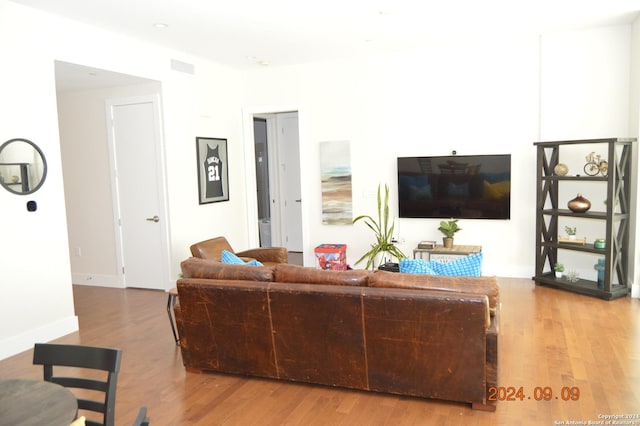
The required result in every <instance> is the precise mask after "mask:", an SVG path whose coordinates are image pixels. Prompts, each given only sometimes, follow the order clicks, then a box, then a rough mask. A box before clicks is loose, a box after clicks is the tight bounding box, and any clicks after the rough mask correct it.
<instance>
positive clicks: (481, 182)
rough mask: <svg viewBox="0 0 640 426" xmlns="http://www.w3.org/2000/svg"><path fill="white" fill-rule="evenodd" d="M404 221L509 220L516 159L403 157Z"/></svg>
mask: <svg viewBox="0 0 640 426" xmlns="http://www.w3.org/2000/svg"><path fill="white" fill-rule="evenodd" d="M398 211H399V216H400V217H404V218H441V219H446V218H459V219H509V218H510V216H511V155H510V154H502V155H451V156H436V157H398Z"/></svg>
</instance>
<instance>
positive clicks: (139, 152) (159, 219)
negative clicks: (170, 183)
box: [107, 96, 169, 290]
mask: <svg viewBox="0 0 640 426" xmlns="http://www.w3.org/2000/svg"><path fill="white" fill-rule="evenodd" d="M107 104H108V105H107V111H108V114H109V116H110V117H109V118H110V122H111V124H112V125H111V126H110V132H109V133H110V134H109V137H110V142H111V143H110V145H111V154H112V164H113V169H114V170H115V176H114V188H115V205H116V213H117V214H118V218H119V220H118V221H117V222H118V224H119V232H118V233H117V234H118V235H117V236H116V238H117V240H119V243H120V244H119V246H120V259H121V266H122V268H121V269H122V271H121V273H122V275H123V282H124V283H125V286H126V287H140V288H150V289H163V290H165V289H166V288H167V286H168V283H169V260H168V259H169V256H168V250H167V247H168V244H167V240H168V238H167V235H168V232H167V230H168V217H167V214H166V207H165V202H164V174H163V173H164V170H163V163H164V162H163V161H162V154H161V152H162V150H161V132H160V128H161V127H160V114H159V110H160V109H159V100H158V99H157V98H156V97H153V96H149V97H137V98H131V99H124V100H123V99H121V100H112V101H108V102H107Z"/></svg>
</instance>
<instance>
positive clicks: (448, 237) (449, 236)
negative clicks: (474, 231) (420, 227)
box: [438, 219, 462, 248]
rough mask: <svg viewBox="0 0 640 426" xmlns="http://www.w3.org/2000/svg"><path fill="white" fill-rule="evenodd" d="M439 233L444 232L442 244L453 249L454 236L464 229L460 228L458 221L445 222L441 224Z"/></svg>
mask: <svg viewBox="0 0 640 426" xmlns="http://www.w3.org/2000/svg"><path fill="white" fill-rule="evenodd" d="M438 231H440V232H442V235H444V237H442V244H443V245H444V246H445V247H446V248H451V247H453V236H454V235H455V233H456V232H458V231H462V228H460V227H459V226H458V219H453V220H447V221H445V220H443V221H441V222H440V226H439V227H438Z"/></svg>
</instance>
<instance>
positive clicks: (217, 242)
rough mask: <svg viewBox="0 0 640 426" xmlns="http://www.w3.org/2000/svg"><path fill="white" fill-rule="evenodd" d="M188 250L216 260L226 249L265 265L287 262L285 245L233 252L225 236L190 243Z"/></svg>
mask: <svg viewBox="0 0 640 426" xmlns="http://www.w3.org/2000/svg"><path fill="white" fill-rule="evenodd" d="M189 250H190V251H191V255H192V256H193V257H198V258H200V259H208V260H216V261H220V256H221V255H222V251H223V250H226V251H228V252H231V253H233V254H235V255H236V256H238V257H239V258H241V259H242V260H244V261H245V262H248V261H250V260H257V261H259V262H260V263H262V264H263V265H265V266H273V265H275V264H277V263H287V261H288V257H289V253H288V252H287V249H286V248H285V247H256V248H253V249H249V250H243V251H237V252H234V251H233V248H232V247H231V244H229V241H227V239H226V238H225V237H216V238H210V239H208V240H204V241H200V242H198V243H195V244H192V245H191V247H189Z"/></svg>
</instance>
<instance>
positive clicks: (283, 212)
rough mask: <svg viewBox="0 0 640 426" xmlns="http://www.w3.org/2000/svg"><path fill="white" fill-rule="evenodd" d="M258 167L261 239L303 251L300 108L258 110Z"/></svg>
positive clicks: (262, 243)
mask: <svg viewBox="0 0 640 426" xmlns="http://www.w3.org/2000/svg"><path fill="white" fill-rule="evenodd" d="M251 120H252V129H253V150H252V151H253V162H254V170H255V184H256V192H255V194H256V197H255V200H253V202H254V203H255V206H256V218H257V222H258V232H257V234H258V242H259V244H260V246H263V247H265V246H280V247H286V248H287V250H288V251H289V252H290V253H291V254H299V257H301V255H302V251H303V235H302V234H303V233H302V202H303V200H302V196H301V183H300V182H301V179H300V146H299V139H300V137H299V125H298V112H297V111H293V112H275V113H255V114H252V115H251Z"/></svg>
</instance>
